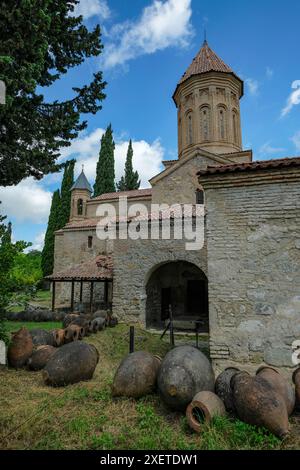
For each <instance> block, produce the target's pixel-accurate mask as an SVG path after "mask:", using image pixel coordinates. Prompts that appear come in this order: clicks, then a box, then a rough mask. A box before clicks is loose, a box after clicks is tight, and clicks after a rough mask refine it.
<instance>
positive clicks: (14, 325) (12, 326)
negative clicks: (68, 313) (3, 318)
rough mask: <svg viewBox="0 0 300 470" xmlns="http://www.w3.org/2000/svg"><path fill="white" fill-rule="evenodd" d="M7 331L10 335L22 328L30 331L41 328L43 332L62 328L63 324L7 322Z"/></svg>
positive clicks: (53, 322)
mask: <svg viewBox="0 0 300 470" xmlns="http://www.w3.org/2000/svg"><path fill="white" fill-rule="evenodd" d="M5 324H6V328H7V331H8V332H9V333H10V332H12V331H17V330H19V329H20V328H22V326H25V327H26V328H28V329H29V330H33V329H34V328H41V329H43V330H54V328H61V322H55V321H52V322H27V321H7V322H5Z"/></svg>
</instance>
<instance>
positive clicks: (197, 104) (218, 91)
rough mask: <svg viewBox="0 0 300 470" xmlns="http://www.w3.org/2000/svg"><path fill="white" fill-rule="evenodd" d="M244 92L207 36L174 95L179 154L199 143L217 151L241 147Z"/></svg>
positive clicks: (185, 153) (235, 150)
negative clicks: (241, 104) (241, 115)
mask: <svg viewBox="0 0 300 470" xmlns="http://www.w3.org/2000/svg"><path fill="white" fill-rule="evenodd" d="M242 96H243V81H242V80H241V79H240V78H239V77H238V76H237V75H236V74H235V73H234V72H233V70H232V69H231V68H230V67H229V66H228V65H226V64H225V63H224V62H223V60H222V59H220V57H218V56H217V54H216V53H215V52H214V51H213V50H212V49H211V48H210V47H209V45H208V43H207V41H206V40H205V41H204V43H203V46H202V47H201V49H200V51H199V52H198V54H197V56H196V57H195V58H194V60H193V62H192V63H191V65H190V66H189V67H188V69H187V71H186V72H185V74H184V75H183V76H182V78H181V80H180V82H179V83H178V85H177V88H176V90H175V93H174V95H173V99H174V101H175V104H176V107H177V110H178V155H179V158H182V157H185V156H186V155H189V154H190V152H192V151H193V150H195V148H199V147H201V148H203V149H205V150H207V151H209V152H213V153H216V154H226V153H231V152H239V151H241V150H242V136H241V119H240V103H239V101H240V98H241V97H242Z"/></svg>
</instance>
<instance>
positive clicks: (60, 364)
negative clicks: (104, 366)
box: [43, 341, 99, 386]
mask: <svg viewBox="0 0 300 470" xmlns="http://www.w3.org/2000/svg"><path fill="white" fill-rule="evenodd" d="M98 360H99V354H98V351H97V349H96V348H95V346H93V345H91V344H87V343H83V342H81V341H76V342H74V343H69V344H65V345H64V346H62V347H61V348H59V349H58V350H57V351H56V353H55V354H54V355H53V356H52V357H51V358H50V359H49V361H48V362H47V364H46V367H45V369H44V370H43V378H44V381H45V383H46V384H47V385H52V386H64V385H68V384H73V383H76V382H80V381H82V380H90V379H91V378H92V377H93V374H94V371H95V368H96V366H97V363H98Z"/></svg>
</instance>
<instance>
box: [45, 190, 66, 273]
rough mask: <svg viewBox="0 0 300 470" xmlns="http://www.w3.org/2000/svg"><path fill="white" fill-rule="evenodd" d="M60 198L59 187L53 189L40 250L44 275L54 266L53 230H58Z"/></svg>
mask: <svg viewBox="0 0 300 470" xmlns="http://www.w3.org/2000/svg"><path fill="white" fill-rule="evenodd" d="M60 210H61V200H60V193H59V189H57V190H56V191H54V193H53V196H52V203H51V209H50V215H49V219H48V227H47V231H46V235H45V244H44V248H43V251H42V271H43V275H44V276H49V275H50V274H52V273H53V266H54V232H55V231H56V230H58V229H59V228H60V227H59V220H60V217H59V216H60Z"/></svg>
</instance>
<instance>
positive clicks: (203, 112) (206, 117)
mask: <svg viewBox="0 0 300 470" xmlns="http://www.w3.org/2000/svg"><path fill="white" fill-rule="evenodd" d="M200 134H201V140H202V141H203V140H209V139H210V107H209V106H202V107H201V108H200Z"/></svg>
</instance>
